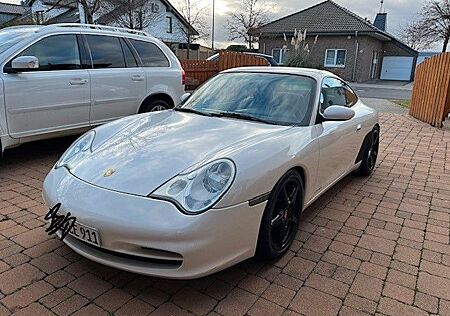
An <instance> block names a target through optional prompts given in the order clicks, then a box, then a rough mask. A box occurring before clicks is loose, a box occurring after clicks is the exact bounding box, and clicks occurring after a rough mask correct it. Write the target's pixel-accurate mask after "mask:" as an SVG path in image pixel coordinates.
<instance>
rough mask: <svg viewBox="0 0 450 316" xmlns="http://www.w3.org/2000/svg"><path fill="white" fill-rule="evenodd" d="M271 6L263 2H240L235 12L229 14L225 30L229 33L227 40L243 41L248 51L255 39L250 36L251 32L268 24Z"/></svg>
mask: <svg viewBox="0 0 450 316" xmlns="http://www.w3.org/2000/svg"><path fill="white" fill-rule="evenodd" d="M270 9H271V5H269V4H268V3H267V2H266V1H265V0H241V4H240V6H239V8H238V9H237V10H235V11H234V12H231V13H230V14H229V16H228V19H227V24H226V28H227V29H228V31H229V32H230V36H229V39H230V40H232V41H234V40H237V39H243V40H244V41H245V43H247V44H248V47H249V48H250V49H252V48H253V44H254V43H255V42H256V41H257V38H256V37H255V36H254V35H252V34H250V33H251V31H252V30H254V29H256V28H258V27H260V26H262V25H264V24H266V23H268V22H269V12H270Z"/></svg>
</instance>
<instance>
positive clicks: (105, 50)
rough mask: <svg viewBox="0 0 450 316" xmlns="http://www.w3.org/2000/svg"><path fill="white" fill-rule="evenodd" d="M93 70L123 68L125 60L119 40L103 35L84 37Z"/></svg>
mask: <svg viewBox="0 0 450 316" xmlns="http://www.w3.org/2000/svg"><path fill="white" fill-rule="evenodd" d="M86 38H87V42H88V45H89V49H90V50H91V56H92V63H93V64H94V68H95V69H101V68H125V59H124V56H123V52H122V46H121V45H120V41H119V38H117V37H112V36H103V35H86Z"/></svg>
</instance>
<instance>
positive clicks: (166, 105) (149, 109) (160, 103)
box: [143, 100, 170, 113]
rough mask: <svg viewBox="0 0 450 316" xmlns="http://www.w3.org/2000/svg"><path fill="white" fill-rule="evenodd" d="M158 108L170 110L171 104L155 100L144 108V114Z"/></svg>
mask: <svg viewBox="0 0 450 316" xmlns="http://www.w3.org/2000/svg"><path fill="white" fill-rule="evenodd" d="M157 106H163V107H165V108H166V110H168V109H170V106H169V104H168V103H167V102H166V101H164V100H154V101H151V102H149V103H148V104H146V105H145V106H144V111H143V112H144V113H146V112H152V111H153V109H154V108H155V107H157Z"/></svg>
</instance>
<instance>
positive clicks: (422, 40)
mask: <svg viewBox="0 0 450 316" xmlns="http://www.w3.org/2000/svg"><path fill="white" fill-rule="evenodd" d="M397 33H398V36H399V38H401V39H403V41H404V42H405V44H407V45H408V46H409V47H411V48H412V49H415V50H419V51H420V50H424V49H427V48H430V46H431V45H432V44H433V43H434V42H435V41H436V40H435V39H434V38H431V37H429V36H427V35H426V34H425V29H424V28H423V26H422V25H421V23H419V22H418V21H417V20H413V21H411V22H409V23H408V24H407V25H406V26H404V27H402V28H401V29H400V30H399V31H398V32H397Z"/></svg>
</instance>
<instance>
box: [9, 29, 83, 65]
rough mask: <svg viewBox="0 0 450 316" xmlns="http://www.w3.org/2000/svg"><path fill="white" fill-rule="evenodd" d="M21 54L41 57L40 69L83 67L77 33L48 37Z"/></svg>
mask: <svg viewBox="0 0 450 316" xmlns="http://www.w3.org/2000/svg"><path fill="white" fill-rule="evenodd" d="M19 56H35V57H37V58H38V59H39V69H38V71H49V70H72V69H81V68H82V67H81V61H80V50H79V48H78V42H77V37H76V35H55V36H49V37H46V38H44V39H42V40H40V41H39V42H37V43H35V44H33V45H31V46H30V47H28V48H27V49H25V50H24V51H23V52H22V53H20V54H19V55H18V56H17V57H19Z"/></svg>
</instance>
